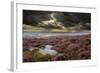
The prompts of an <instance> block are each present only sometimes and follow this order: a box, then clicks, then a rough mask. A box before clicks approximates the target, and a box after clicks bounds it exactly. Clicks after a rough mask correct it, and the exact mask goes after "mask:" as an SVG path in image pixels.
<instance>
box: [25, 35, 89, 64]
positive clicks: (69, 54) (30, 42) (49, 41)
mask: <svg viewBox="0 0 100 73" xmlns="http://www.w3.org/2000/svg"><path fill="white" fill-rule="evenodd" d="M46 45H52V46H53V47H52V48H51V49H53V50H55V51H57V54H56V55H53V56H51V55H49V54H45V55H43V54H41V53H39V52H38V51H39V49H43V48H44V47H45V46H46ZM84 59H85V60H87V59H91V36H90V34H88V35H80V36H49V37H44V38H43V37H42V38H38V37H35V38H34V37H33V38H32V37H31V38H23V62H40V61H63V60H84Z"/></svg>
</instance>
